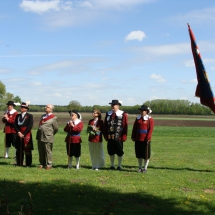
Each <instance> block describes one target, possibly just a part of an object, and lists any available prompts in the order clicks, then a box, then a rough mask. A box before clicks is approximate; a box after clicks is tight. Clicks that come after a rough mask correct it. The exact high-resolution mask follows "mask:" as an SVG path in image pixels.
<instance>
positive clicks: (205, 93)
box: [188, 24, 215, 114]
mask: <svg viewBox="0 0 215 215" xmlns="http://www.w3.org/2000/svg"><path fill="white" fill-rule="evenodd" d="M188 31H189V35H190V41H191V49H192V53H193V59H194V62H195V66H196V76H197V81H198V84H197V87H196V93H195V96H197V97H199V98H200V103H201V104H203V105H205V106H207V107H209V108H210V109H211V110H212V111H213V113H214V114H215V98H214V95H213V92H212V90H211V86H210V83H209V80H208V76H207V72H206V71H205V68H204V65H203V62H202V59H201V55H200V51H199V48H198V46H197V44H196V39H195V36H194V34H193V32H192V30H191V28H190V25H189V24H188Z"/></svg>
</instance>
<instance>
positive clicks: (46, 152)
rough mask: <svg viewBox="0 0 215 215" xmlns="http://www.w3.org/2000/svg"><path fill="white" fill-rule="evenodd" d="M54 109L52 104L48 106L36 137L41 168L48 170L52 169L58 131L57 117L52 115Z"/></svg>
mask: <svg viewBox="0 0 215 215" xmlns="http://www.w3.org/2000/svg"><path fill="white" fill-rule="evenodd" d="M53 108H54V106H53V105H51V104H48V105H46V107H45V112H46V113H45V114H44V115H42V116H41V119H40V123H39V127H38V130H37V136H36V139H37V143H38V152H39V162H40V166H39V168H40V169H42V168H43V167H45V168H46V170H49V169H51V168H52V147H53V142H54V135H55V134H56V133H57V131H58V122H57V117H56V116H55V115H54V114H53V113H52V111H53Z"/></svg>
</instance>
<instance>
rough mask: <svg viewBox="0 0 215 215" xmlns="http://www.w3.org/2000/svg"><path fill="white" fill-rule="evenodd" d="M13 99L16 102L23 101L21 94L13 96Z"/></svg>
mask: <svg viewBox="0 0 215 215" xmlns="http://www.w3.org/2000/svg"><path fill="white" fill-rule="evenodd" d="M13 101H14V102H19V103H20V104H21V103H22V100H21V98H20V97H19V96H15V97H14V98H13Z"/></svg>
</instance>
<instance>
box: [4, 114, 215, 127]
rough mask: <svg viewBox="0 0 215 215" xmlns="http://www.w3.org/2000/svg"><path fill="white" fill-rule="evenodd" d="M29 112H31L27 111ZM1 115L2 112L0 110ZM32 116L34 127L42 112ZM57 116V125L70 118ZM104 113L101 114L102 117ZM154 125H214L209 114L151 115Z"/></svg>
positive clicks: (85, 117)
mask: <svg viewBox="0 0 215 215" xmlns="http://www.w3.org/2000/svg"><path fill="white" fill-rule="evenodd" d="M29 113H31V112H30V111H29ZM0 114H1V116H3V112H0ZM31 114H33V116H34V128H37V126H38V124H39V120H40V117H41V115H42V114H44V113H43V112H32V113H31ZM54 114H55V115H56V116H57V118H58V123H59V126H64V125H65V124H66V123H67V121H68V120H69V119H70V116H69V113H67V112H63V113H54ZM81 115H82V120H83V122H84V123H85V124H86V123H87V122H88V121H89V119H91V118H92V114H91V113H81ZM136 116H137V114H129V115H128V123H129V125H132V124H133V123H134V120H135V118H136ZM104 117H105V113H103V114H102V118H103V119H104ZM152 117H153V119H154V121H155V126H188V127H215V117H214V115H211V116H190V115H156V114H155V115H153V114H152ZM3 127H4V124H3V123H0V129H3Z"/></svg>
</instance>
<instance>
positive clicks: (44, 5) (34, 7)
mask: <svg viewBox="0 0 215 215" xmlns="http://www.w3.org/2000/svg"><path fill="white" fill-rule="evenodd" d="M19 6H20V7H21V8H22V9H23V10H24V11H26V12H33V13H38V14H42V13H45V12H48V11H59V10H60V9H61V8H60V0H54V1H39V0H36V1H29V0H23V1H22V3H21V4H20V5H19ZM62 8H64V7H62Z"/></svg>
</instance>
